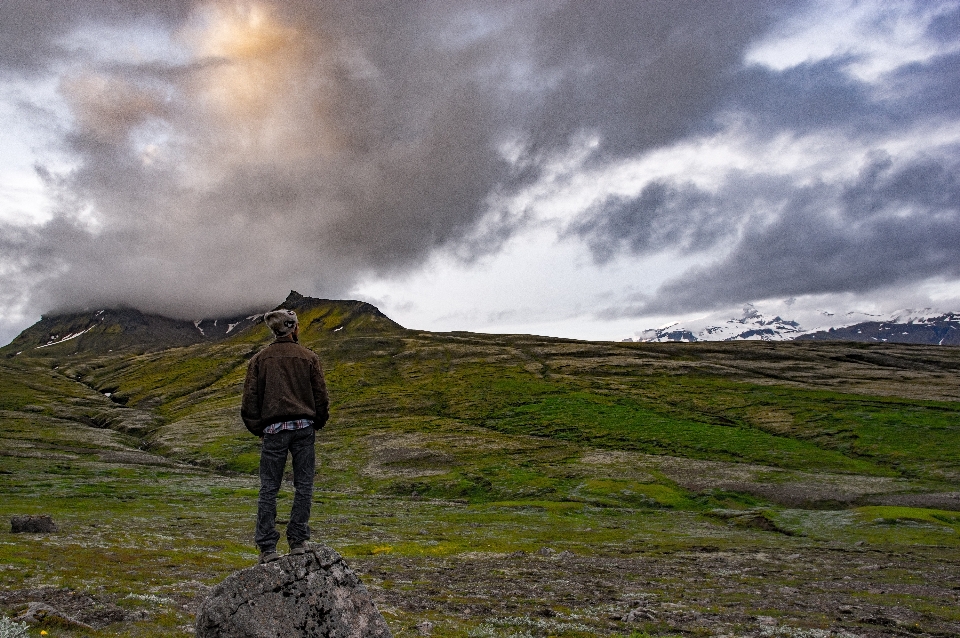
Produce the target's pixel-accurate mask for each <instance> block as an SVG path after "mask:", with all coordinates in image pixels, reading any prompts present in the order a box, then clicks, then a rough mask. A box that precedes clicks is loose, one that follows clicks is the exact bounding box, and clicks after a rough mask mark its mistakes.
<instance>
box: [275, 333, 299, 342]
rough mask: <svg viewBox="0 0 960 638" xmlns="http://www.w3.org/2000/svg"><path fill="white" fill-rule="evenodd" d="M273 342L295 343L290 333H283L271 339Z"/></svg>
mask: <svg viewBox="0 0 960 638" xmlns="http://www.w3.org/2000/svg"><path fill="white" fill-rule="evenodd" d="M273 342H274V343H296V341H294V340H293V335H292V334H289V335H283V336H282V337H277V338H276V339H274V340H273Z"/></svg>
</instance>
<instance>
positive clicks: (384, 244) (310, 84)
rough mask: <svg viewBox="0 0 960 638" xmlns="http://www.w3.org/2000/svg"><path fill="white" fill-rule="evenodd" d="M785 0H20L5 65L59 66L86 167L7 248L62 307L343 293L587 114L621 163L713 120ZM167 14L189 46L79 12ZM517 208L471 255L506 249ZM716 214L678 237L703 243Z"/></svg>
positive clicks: (513, 175)
mask: <svg viewBox="0 0 960 638" xmlns="http://www.w3.org/2000/svg"><path fill="white" fill-rule="evenodd" d="M776 6H777V5H775V4H774V3H770V2H760V1H759V0H738V1H736V2H724V3H703V2H694V1H686V2H683V1H677V0H660V1H649V2H633V1H630V2H625V1H622V2H616V1H612V0H603V1H598V2H589V3H587V2H565V3H556V2H546V1H542V2H541V1H530V2H507V1H503V2H496V1H489V2H469V1H465V2H457V3H449V2H411V3H383V2H373V1H350V2H348V1H346V0H343V1H339V2H323V3H316V2H312V1H307V0H298V1H289V2H273V3H270V2H264V3H254V2H250V3H244V2H241V3H218V2H208V3H203V2H193V3H186V2H149V3H147V2H143V3H141V2H119V1H116V2H103V1H101V0H97V2H93V1H87V2H81V1H79V0H75V1H73V2H63V3H26V2H16V3H13V4H11V3H6V4H5V5H4V10H5V11H7V12H9V14H11V15H13V16H14V18H15V19H13V20H6V19H5V20H3V21H2V24H3V25H4V26H3V27H2V28H3V33H2V34H0V35H2V42H3V44H2V45H0V46H2V48H0V66H2V67H3V68H4V69H6V71H7V73H8V74H10V73H21V74H26V77H56V78H58V81H59V86H60V94H61V95H62V97H63V98H64V100H65V101H66V103H67V105H68V106H69V108H70V110H71V116H72V125H71V128H70V130H69V131H68V132H67V133H66V134H65V135H64V136H63V139H62V147H63V149H65V150H66V151H68V152H69V154H70V155H71V157H72V159H73V160H74V162H75V168H74V169H72V170H70V171H68V172H65V173H60V174H57V175H51V177H50V178H49V179H48V182H49V183H50V187H51V192H52V193H53V194H54V195H55V197H56V200H57V201H58V202H59V207H58V209H57V211H56V214H55V217H54V220H53V221H51V222H49V223H48V224H46V225H45V226H43V227H41V228H38V229H37V230H36V232H34V233H33V234H32V235H30V236H29V237H26V238H25V239H24V240H23V242H22V245H20V246H19V247H18V248H17V249H16V250H12V251H11V252H9V253H6V254H5V256H4V259H5V260H6V261H7V262H9V263H14V262H15V263H16V264H17V265H16V266H15V268H16V270H17V271H18V272H19V273H20V276H21V280H22V281H24V282H27V281H29V282H40V283H31V284H30V287H31V295H32V301H31V303H32V304H33V305H34V306H36V307H39V308H40V309H44V310H48V309H50V308H53V307H61V308H65V307H78V306H79V307H84V306H86V307H92V306H98V305H116V304H129V305H136V306H138V307H140V308H142V309H144V310H153V311H162V312H167V313H171V314H179V315H193V316H196V315H199V314H211V313H227V312H234V311H236V310H239V309H242V308H245V307H249V306H251V305H256V304H264V303H269V302H271V301H274V300H276V299H278V298H282V296H283V295H284V294H285V292H286V290H288V289H289V288H291V287H296V288H298V289H302V290H303V291H304V292H312V293H314V294H327V295H337V294H342V293H343V292H344V291H345V290H347V289H348V288H349V286H350V285H351V284H352V283H353V282H354V281H356V279H357V277H359V276H361V275H363V274H366V273H391V272H396V271H402V270H404V269H407V268H411V267H414V266H417V265H419V264H421V263H423V262H424V260H425V259H426V258H427V257H428V256H429V255H431V254H432V253H433V252H434V251H436V250H437V249H442V248H457V247H458V246H462V245H463V242H464V241H465V238H467V237H470V236H471V233H473V232H474V231H475V230H476V227H477V224H478V222H479V220H481V219H482V217H483V215H484V213H485V212H486V208H487V203H488V200H489V198H490V197H491V196H494V195H497V194H507V195H509V193H510V192H511V191H512V190H513V189H516V188H519V187H520V185H522V184H525V183H529V182H530V181H532V180H535V179H537V177H538V176H539V175H540V174H541V169H542V167H543V166H544V164H545V163H546V162H548V161H549V160H551V159H552V158H553V157H555V156H557V155H559V154H563V153H564V152H566V151H567V150H568V149H569V148H570V147H571V144H574V143H575V142H576V139H577V138H578V136H582V135H590V136H596V137H597V138H598V139H599V140H600V143H599V147H598V148H597V152H596V154H595V157H596V158H597V161H603V160H607V159H610V158H618V157H627V156H631V155H635V154H637V153H642V152H643V151H645V150H649V149H652V148H656V147H658V146H662V145H665V144H669V143H671V142H672V141H676V140H677V139H680V138H682V137H683V136H684V135H687V134H689V133H691V132H693V131H696V130H701V129H703V128H704V127H709V126H711V123H710V115H711V114H712V113H714V112H716V110H717V109H718V108H720V107H721V106H722V104H723V102H724V100H727V99H728V95H729V90H728V88H727V83H728V81H729V78H730V77H733V76H734V75H735V73H736V70H737V69H738V68H739V65H740V60H741V59H742V57H743V55H744V52H745V50H746V48H747V47H748V46H750V44H751V43H752V42H753V41H754V40H755V39H756V38H757V37H759V36H760V35H762V34H763V33H764V32H765V30H766V29H768V28H769V27H770V25H771V24H773V22H774V21H775V20H776V19H778V18H780V17H782V16H780V15H777V14H775V13H774V11H776V10H779V9H776ZM784 6H789V7H791V8H794V9H795V8H797V7H798V6H800V5H798V4H797V3H784ZM144 23H147V24H152V25H157V24H159V25H164V26H165V28H167V29H169V30H170V31H171V32H172V33H174V37H175V39H176V41H177V42H179V43H181V45H183V46H184V47H185V48H186V49H188V50H189V51H190V52H191V57H190V59H189V60H187V61H182V60H181V61H177V60H169V61H157V60H149V61H144V62H138V61H137V60H136V59H127V58H124V59H123V60H122V61H120V62H118V61H117V56H116V55H113V56H112V57H110V56H107V57H106V58H103V59H100V61H97V60H98V58H97V55H96V53H95V52H90V51H67V50H65V49H64V41H65V40H64V38H65V37H66V36H69V35H70V34H71V33H73V32H74V31H75V30H78V29H79V30H82V29H84V28H90V27H91V26H97V25H106V26H108V27H116V26H123V25H128V26H129V25H132V26H136V25H140V24H144ZM78 61H79V62H78ZM504 144H514V145H515V146H517V147H518V148H519V149H520V151H519V157H518V159H516V161H512V160H508V159H506V158H505V157H504V155H503V154H502V152H501V148H503V146H504ZM51 170H52V169H51ZM695 196H696V195H695V194H691V193H686V194H685V193H679V194H669V193H668V194H665V195H664V197H666V198H667V200H670V198H671V197H673V198H674V199H676V198H677V197H679V198H680V200H678V201H681V202H682V201H683V198H684V197H695ZM670 201H673V200H670ZM664 205H666V206H668V207H669V206H671V205H672V206H673V208H675V209H676V208H677V207H678V206H679V203H678V202H674V203H673V204H670V202H669V201H667V202H666V203H665V204H664ZM698 205H699V206H701V208H704V206H707V205H706V204H702V205H701V204H698ZM644 206H646V205H644ZM650 206H654V208H656V206H655V204H650ZM641 208H643V206H641ZM704 210H705V208H704ZM630 214H635V213H623V215H627V216H628V217H629V215H630ZM649 214H651V215H654V214H656V213H655V211H654V212H650V213H649ZM704 215H705V213H704ZM621 216H622V215H621ZM91 219H92V220H94V221H92V222H91V221H90V220H91ZM705 221H706V218H705V217H704V216H703V215H701V219H700V222H701V223H702V222H705ZM510 223H514V224H515V223H516V221H515V220H514V221H513V222H510ZM510 223H507V224H506V225H504V226H500V227H494V228H492V229H491V230H490V232H488V233H487V235H486V238H487V239H486V241H485V242H481V244H482V246H481V244H471V246H472V248H470V247H467V248H466V249H465V250H466V253H465V254H469V253H470V252H471V250H475V249H476V248H477V246H481V249H482V250H488V251H492V250H496V249H497V247H498V245H499V242H500V241H503V240H504V239H505V238H507V237H509V235H510V233H511V232H512V228H511V227H510ZM617 223H619V222H617V221H616V220H611V221H609V222H604V221H602V220H598V221H596V222H595V226H596V227H597V228H601V227H603V226H604V224H606V225H607V226H609V227H611V228H612V227H613V226H614V225H616V224H617ZM494 226H496V225H494ZM708 230H709V228H707V229H706V230H702V231H698V232H699V233H700V235H702V236H703V238H701V239H698V238H697V237H696V236H695V235H696V233H694V234H686V235H684V234H681V235H682V237H681V236H680V235H676V234H675V233H674V234H671V232H668V231H664V234H663V235H662V239H663V241H673V240H678V241H689V242H691V246H696V245H699V243H702V242H704V241H707V240H706V235H705V233H707V232H708ZM6 231H7V229H3V230H2V231H0V232H4V233H5V232H6ZM583 232H584V233H588V231H587V230H584V231H583ZM591 232H592V231H591ZM597 232H599V231H597ZM588 234H589V233H588ZM594 234H596V233H594ZM678 237H679V239H678ZM637 241H639V240H637ZM637 245H639V244H637ZM40 254H44V255H46V256H47V258H46V259H44V260H43V265H41V264H40V263H39V262H37V261H36V260H35V259H33V257H35V256H36V255H40ZM54 263H55V264H57V267H56V268H52V266H50V264H54Z"/></svg>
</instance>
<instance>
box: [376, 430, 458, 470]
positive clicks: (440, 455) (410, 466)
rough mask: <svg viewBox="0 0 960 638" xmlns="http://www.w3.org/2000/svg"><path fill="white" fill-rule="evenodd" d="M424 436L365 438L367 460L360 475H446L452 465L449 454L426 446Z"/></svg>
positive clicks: (399, 435)
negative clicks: (367, 452) (367, 453)
mask: <svg viewBox="0 0 960 638" xmlns="http://www.w3.org/2000/svg"><path fill="white" fill-rule="evenodd" d="M428 441H429V439H428V438H427V437H424V436H422V435H419V434H395V435H375V436H370V437H367V439H366V445H367V449H368V450H369V461H368V462H367V465H366V467H364V468H363V474H364V475H366V476H370V477H375V478H387V477H397V478H400V477H402V478H415V477H421V476H435V475H437V474H446V473H447V472H449V471H450V468H451V467H453V465H454V459H453V457H452V456H450V455H449V454H446V453H444V452H441V451H439V450H434V449H431V448H429V447H426V446H425V444H426V443H427V442H428Z"/></svg>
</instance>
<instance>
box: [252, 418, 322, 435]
mask: <svg viewBox="0 0 960 638" xmlns="http://www.w3.org/2000/svg"><path fill="white" fill-rule="evenodd" d="M310 427H313V421H312V420H311V419H297V420H296V421H281V422H280V423H271V424H270V425H268V426H267V427H265V428H264V429H263V433H264V434H276V433H277V432H281V431H283V430H302V429H303V428H310Z"/></svg>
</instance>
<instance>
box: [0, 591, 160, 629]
mask: <svg viewBox="0 0 960 638" xmlns="http://www.w3.org/2000/svg"><path fill="white" fill-rule="evenodd" d="M31 602H41V603H45V604H47V605H50V606H51V607H54V608H55V609H57V610H58V611H60V612H63V613H64V614H66V615H67V616H70V617H72V618H74V619H76V620H79V621H80V622H82V623H85V624H87V625H90V626H92V627H95V628H101V627H105V626H107V625H110V624H113V623H117V622H125V621H137V620H145V619H146V618H147V617H149V614H147V613H145V612H142V611H133V610H129V609H123V608H122V607H120V606H118V605H117V604H115V603H114V602H113V600H112V599H111V598H106V597H103V596H96V595H93V594H89V593H86V592H78V591H74V590H72V589H53V588H46V587H45V588H40V589H16V590H12V591H3V592H0V608H3V609H4V611H6V612H7V613H17V612H19V611H21V610H22V609H25V608H26V607H27V604H28V603H31Z"/></svg>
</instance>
